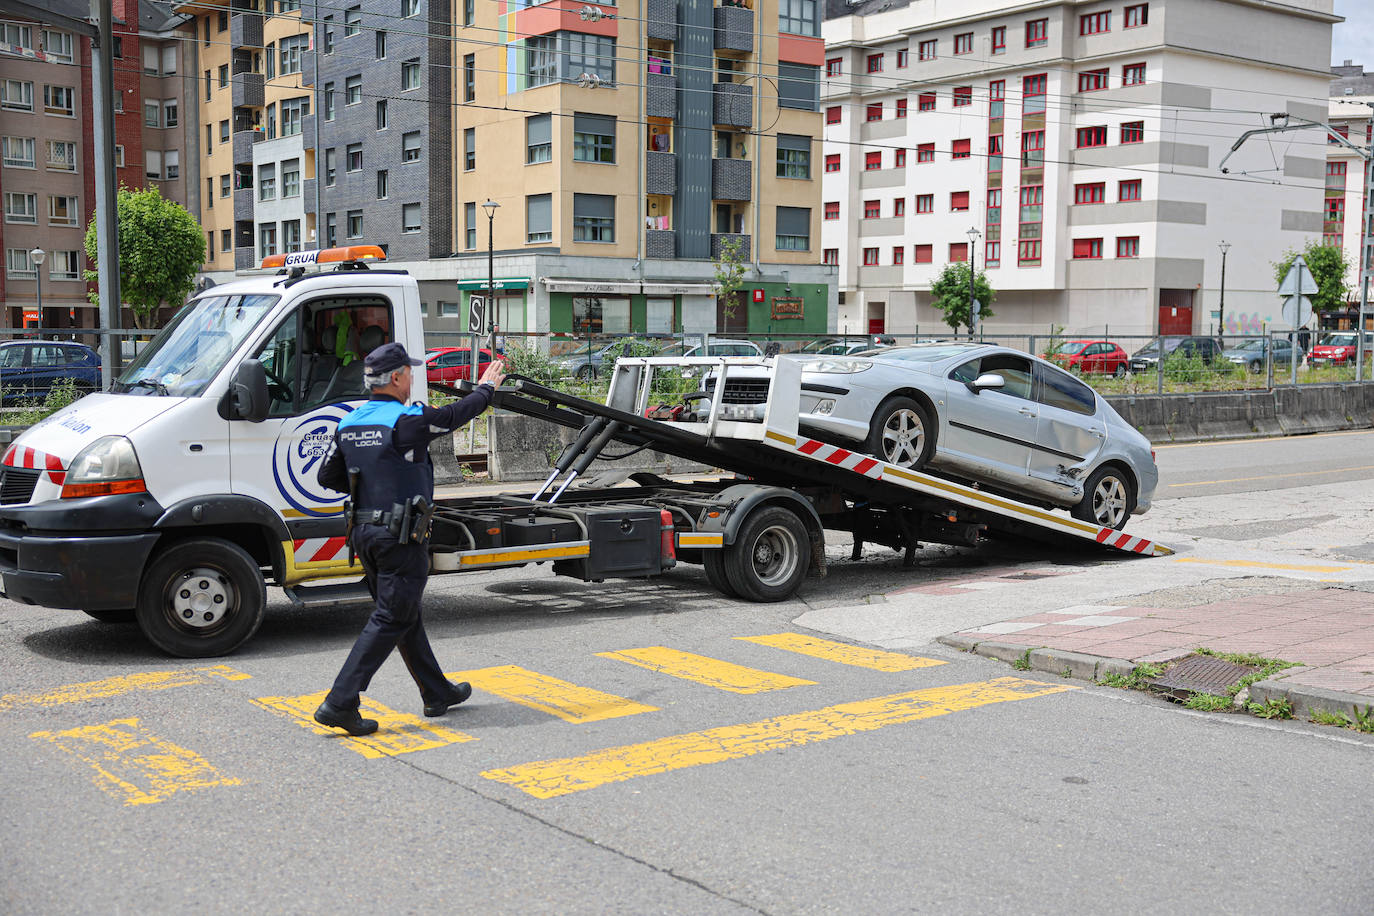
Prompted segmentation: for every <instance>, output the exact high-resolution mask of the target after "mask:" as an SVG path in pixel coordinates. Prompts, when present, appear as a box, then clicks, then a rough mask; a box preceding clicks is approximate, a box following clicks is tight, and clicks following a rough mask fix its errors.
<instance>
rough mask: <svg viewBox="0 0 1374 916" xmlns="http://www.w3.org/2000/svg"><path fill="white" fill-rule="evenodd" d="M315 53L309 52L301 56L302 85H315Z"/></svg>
mask: <svg viewBox="0 0 1374 916" xmlns="http://www.w3.org/2000/svg"><path fill="white" fill-rule="evenodd" d="M315 56H316V55H315V52H314V51H307V52H305V53H303V54H302V55H301V85H302V86H312V87H313V86H314V85H315Z"/></svg>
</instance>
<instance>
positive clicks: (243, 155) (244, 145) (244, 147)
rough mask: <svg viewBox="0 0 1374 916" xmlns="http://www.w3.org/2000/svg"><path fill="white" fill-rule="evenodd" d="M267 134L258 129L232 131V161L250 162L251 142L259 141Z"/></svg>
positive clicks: (251, 154)
mask: <svg viewBox="0 0 1374 916" xmlns="http://www.w3.org/2000/svg"><path fill="white" fill-rule="evenodd" d="M266 136H267V135H266V134H264V133H263V132H262V131H260V130H253V129H251V128H250V129H248V130H238V131H235V132H234V139H233V141H232V142H233V144H234V162H235V163H240V162H252V161H253V144H254V143H259V142H261V141H262V139H263V138H264V137H266Z"/></svg>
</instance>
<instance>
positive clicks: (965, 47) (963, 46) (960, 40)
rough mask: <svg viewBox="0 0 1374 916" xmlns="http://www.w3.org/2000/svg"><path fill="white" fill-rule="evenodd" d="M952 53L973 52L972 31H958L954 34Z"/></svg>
mask: <svg viewBox="0 0 1374 916" xmlns="http://www.w3.org/2000/svg"><path fill="white" fill-rule="evenodd" d="M954 53H955V54H972V53H973V33H972V32H960V33H959V34H958V35H955V36H954Z"/></svg>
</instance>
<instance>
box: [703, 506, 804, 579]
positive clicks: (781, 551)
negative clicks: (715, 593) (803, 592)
mask: <svg viewBox="0 0 1374 916" xmlns="http://www.w3.org/2000/svg"><path fill="white" fill-rule="evenodd" d="M724 561H725V563H724V565H725V575H726V578H727V579H728V580H729V583H730V585H731V586H732V587H733V588H734V590H735V592H736V593H737V594H738V595H739V596H740V597H741V598H746V599H748V600H750V601H783V600H786V599H787V598H790V597H792V595H793V594H794V593H795V592H796V590H797V586H799V585H801V581H802V579H803V578H805V577H806V570H807V567H808V566H809V565H810V563H811V539H810V536H809V535H808V534H807V533H806V525H805V524H803V523H802V520H801V519H800V518H798V517H797V513H795V512H793V511H792V510H791V509H787V508H784V507H783V506H764V507H762V508H759V509H756V510H754V511H753V512H752V513H750V515H749V517H748V518H747V519H745V521H744V524H743V525H742V526H741V527H740V530H739V534H738V535H736V536H735V543H733V544H731V545H730V546H729V547H728V548H726V551H725V557H724Z"/></svg>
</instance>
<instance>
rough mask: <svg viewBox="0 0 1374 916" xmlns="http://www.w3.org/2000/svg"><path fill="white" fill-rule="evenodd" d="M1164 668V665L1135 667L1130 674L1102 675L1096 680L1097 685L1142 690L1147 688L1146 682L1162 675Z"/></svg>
mask: <svg viewBox="0 0 1374 916" xmlns="http://www.w3.org/2000/svg"><path fill="white" fill-rule="evenodd" d="M1164 668H1165V666H1164V665H1157V664H1144V665H1136V666H1135V667H1134V668H1132V669H1131V673H1130V674H1127V675H1124V676H1123V675H1120V674H1104V675H1102V677H1100V678H1098V680H1097V683H1099V684H1101V685H1102V686H1103V687H1117V688H1119V689H1121V690H1144V689H1145V688H1146V687H1147V686H1148V685H1147V684H1146V682H1147V681H1149V680H1150V679H1151V678H1156V677H1159V676H1160V675H1161V674H1163V673H1164Z"/></svg>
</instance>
